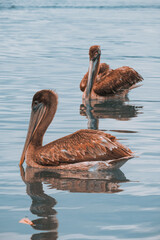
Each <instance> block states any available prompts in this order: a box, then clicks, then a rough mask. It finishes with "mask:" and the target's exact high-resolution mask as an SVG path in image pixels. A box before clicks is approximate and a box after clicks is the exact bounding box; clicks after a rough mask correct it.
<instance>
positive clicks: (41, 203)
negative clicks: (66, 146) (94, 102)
mask: <svg viewBox="0 0 160 240" xmlns="http://www.w3.org/2000/svg"><path fill="white" fill-rule="evenodd" d="M130 2H131V3H130ZM159 12H160V3H159V1H156V0H153V1H145V0H140V1H138V0H135V1H125V0H120V1H118V0H116V1H95V0H92V1H91V0H85V1H84V0H82V1H77V0H76V1H73V0H70V1H69V0H68V1H64V0H61V1H58V0H57V1H54V0H43V1H42V0H34V1H33V0H28V1H24V0H21V1H20V0H8V1H6V0H1V1H0V85H1V87H0V216H1V217H0V219H1V220H0V239H5V240H10V239H12V240H21V239H23V240H25V239H26V240H28V239H34V240H35V239H36V240H37V239H38V240H42V239H43V240H44V239H45V240H49V239H52V240H53V239H60V240H69V239H91V240H93V239H94V240H119V239H123V240H124V239H131V240H135V239H145V240H150V239H151V240H159V239H160V65H159V64H160V57H159V56H160V50H159V46H160V27H159V26H160V14H159ZM94 44H98V45H101V49H102V56H101V62H107V63H109V64H110V66H111V67H112V68H113V69H114V68H117V67H120V66H124V65H128V66H131V67H133V68H134V69H136V70H137V71H138V72H139V73H140V74H141V75H142V76H143V77H144V82H143V86H141V87H140V88H137V89H135V90H133V91H132V92H130V93H129V95H128V100H126V101H125V102H110V103H106V104H104V105H103V104H102V105H98V106H95V108H94V107H93V111H92V112H91V116H90V117H91V119H92V120H93V123H95V125H96V124H97V125H96V127H98V128H99V129H102V130H105V131H106V132H108V133H111V134H113V135H115V136H116V137H117V138H118V139H120V141H121V142H122V143H123V144H125V145H127V146H128V147H130V148H131V149H132V151H134V152H135V154H136V156H137V157H136V158H134V159H132V160H130V161H128V162H127V163H126V164H125V165H124V166H123V167H122V168H121V170H118V171H114V172H108V173H107V172H103V173H96V172H91V173H88V174H87V173H74V172H70V173H68V174H66V173H65V172H60V173H57V172H47V171H42V170H41V171H38V170H35V169H28V168H26V166H24V169H19V166H18V163H19V159H20V156H21V152H22V149H23V145H24V141H25V137H26V132H27V128H28V123H29V118H30V105H31V100H32V96H33V94H34V93H35V92H36V91H38V90H41V89H53V90H55V91H56V92H57V94H58V96H59V104H58V110H57V113H56V116H55V119H54V121H53V122H52V124H51V125H50V127H49V128H48V130H47V132H46V135H45V138H44V144H45V143H48V142H50V141H52V140H54V139H57V138H60V137H62V136H65V135H67V134H70V133H73V132H74V131H76V130H78V129H85V128H88V127H92V126H89V123H90V122H89V119H87V116H88V115H87V116H86V114H87V113H86V111H85V109H83V106H81V104H82V93H81V92H80V89H79V83H80V81H81V78H82V77H83V75H84V73H85V72H86V71H87V69H88V62H89V60H88V49H89V47H90V46H91V45H94ZM80 108H81V110H80ZM88 117H89V116H88ZM94 121H95V122H94ZM95 125H94V126H95ZM24 217H27V218H29V219H30V220H31V221H33V223H34V226H30V225H26V224H21V223H19V221H20V220H21V219H22V218H24Z"/></svg>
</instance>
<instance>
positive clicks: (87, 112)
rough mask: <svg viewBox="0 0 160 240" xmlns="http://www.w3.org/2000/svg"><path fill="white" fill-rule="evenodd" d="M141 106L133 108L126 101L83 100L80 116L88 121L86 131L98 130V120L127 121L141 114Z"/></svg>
mask: <svg viewBox="0 0 160 240" xmlns="http://www.w3.org/2000/svg"><path fill="white" fill-rule="evenodd" d="M142 108H143V107H142V106H134V105H130V104H129V103H128V98H126V99H114V98H113V99H109V100H89V101H85V100H83V103H82V104H81V105H80V114H81V115H82V116H86V117H87V119H88V129H98V128H99V119H100V118H112V119H116V120H121V121H128V120H130V119H131V118H134V117H137V115H138V114H141V113H142V112H141V109H142Z"/></svg>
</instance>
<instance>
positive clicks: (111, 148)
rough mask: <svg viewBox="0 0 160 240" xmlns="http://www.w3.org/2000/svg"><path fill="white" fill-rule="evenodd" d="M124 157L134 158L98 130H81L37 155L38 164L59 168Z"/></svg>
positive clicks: (128, 151)
mask: <svg viewBox="0 0 160 240" xmlns="http://www.w3.org/2000/svg"><path fill="white" fill-rule="evenodd" d="M123 157H125V158H126V157H128V158H130V157H132V152H131V150H129V149H128V148H127V147H125V146H123V145H122V144H120V143H119V142H118V141H117V140H116V138H115V137H113V136H112V135H110V134H106V133H104V132H102V131H96V130H80V131H77V132H75V133H73V134H71V135H68V136H66V137H63V138H60V139H58V140H56V141H54V142H52V143H49V144H47V145H45V146H44V147H43V148H41V150H40V151H39V152H38V153H37V154H36V162H37V163H38V164H40V165H45V166H58V165H63V164H68V163H80V162H87V161H106V160H115V159H120V158H121V159H122V158H123Z"/></svg>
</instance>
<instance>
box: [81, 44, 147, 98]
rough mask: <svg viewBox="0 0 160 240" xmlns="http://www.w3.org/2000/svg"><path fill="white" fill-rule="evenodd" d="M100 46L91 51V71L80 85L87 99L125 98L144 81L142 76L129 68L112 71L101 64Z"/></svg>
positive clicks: (91, 48)
mask: <svg viewBox="0 0 160 240" xmlns="http://www.w3.org/2000/svg"><path fill="white" fill-rule="evenodd" d="M100 56H101V49H100V46H98V45H95V46H91V47H90V49H89V61H90V62H89V69H88V72H87V73H86V74H85V75H84V77H83V79H82V80H81V83H80V89H81V91H82V92H84V93H83V98H85V99H89V98H92V99H96V98H99V99H100V98H101V99H104V98H109V97H113V96H117V95H118V96H121V97H125V96H126V94H127V93H128V92H129V90H131V89H133V88H135V87H138V86H139V85H136V83H138V82H141V81H142V80H143V78H142V76H141V75H140V74H139V73H137V72H136V71H135V70H134V69H133V68H130V67H128V66H124V67H120V68H117V69H115V70H112V69H111V68H110V66H109V65H108V64H106V63H101V64H100Z"/></svg>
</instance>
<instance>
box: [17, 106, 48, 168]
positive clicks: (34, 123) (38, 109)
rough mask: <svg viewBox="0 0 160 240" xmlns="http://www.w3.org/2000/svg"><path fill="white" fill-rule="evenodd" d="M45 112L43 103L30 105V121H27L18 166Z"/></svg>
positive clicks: (20, 164) (21, 162) (22, 160)
mask: <svg viewBox="0 0 160 240" xmlns="http://www.w3.org/2000/svg"><path fill="white" fill-rule="evenodd" d="M45 112H46V106H44V104H43V103H38V104H37V105H36V106H33V107H32V112H31V117H30V123H29V127H28V133H27V137H26V141H25V144H24V148H23V152H22V155H21V159H20V162H19V166H22V164H23V162H24V159H25V154H26V151H27V148H28V146H29V144H30V142H31V140H32V137H33V136H34V134H35V132H36V130H37V128H38V126H39V124H40V122H41V120H42V118H43V116H44V114H45Z"/></svg>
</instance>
